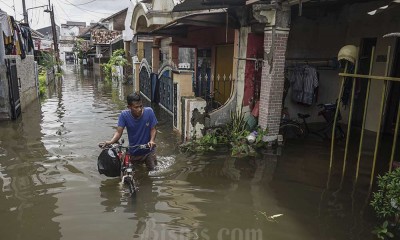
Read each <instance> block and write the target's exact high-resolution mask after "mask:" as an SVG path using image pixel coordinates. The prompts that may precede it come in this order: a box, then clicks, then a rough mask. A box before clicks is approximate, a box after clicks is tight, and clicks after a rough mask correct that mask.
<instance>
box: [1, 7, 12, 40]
mask: <svg viewBox="0 0 400 240" xmlns="http://www.w3.org/2000/svg"><path fill="white" fill-rule="evenodd" d="M0 25H1V28H2V29H3V33H4V35H5V36H6V37H10V36H11V35H12V31H11V26H10V21H9V18H8V14H7V13H6V12H4V11H2V10H1V9H0Z"/></svg>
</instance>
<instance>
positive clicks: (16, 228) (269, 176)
mask: <svg viewBox="0 0 400 240" xmlns="http://www.w3.org/2000/svg"><path fill="white" fill-rule="evenodd" d="M131 91H132V86H129V85H128V86H126V85H122V84H117V83H113V84H105V83H104V82H103V81H101V80H100V79H99V78H98V77H96V76H94V75H93V74H92V72H90V71H88V70H78V69H76V68H74V67H68V68H67V69H66V70H65V76H64V79H63V80H62V81H56V82H55V83H54V84H51V85H50V86H49V89H48V92H47V98H46V99H44V100H42V101H41V102H34V103H33V104H31V105H30V106H29V107H28V108H27V109H26V110H25V111H24V112H23V114H22V116H21V117H20V118H19V119H18V120H16V121H2V122H0V239H2V240H3V239H4V240H22V239H23V240H27V239H29V240H56V239H65V240H70V239H85V240H90V239H93V240H101V239H107V240H109V239H114V240H127V239H165V240H167V239H235V240H239V239H242V240H247V239H249V240H250V239H271V240H279V239H282V240H283V239H285V240H286V239H294V240H312V239H327V240H333V239H374V237H373V235H372V234H371V230H372V229H373V226H374V225H375V223H376V219H374V218H373V214H371V209H370V207H369V204H368V197H369V193H368V184H367V183H368V177H369V175H368V174H369V173H368V171H367V170H364V171H361V177H360V179H361V180H360V182H359V184H357V185H353V184H352V183H351V181H350V180H345V181H344V183H343V184H342V185H340V184H338V183H339V182H340V167H341V163H335V164H334V167H335V169H337V171H333V172H332V173H331V174H330V175H329V174H328V166H329V161H328V160H329V143H326V142H320V141H311V140H310V141H300V142H288V144H287V145H286V146H285V148H284V149H283V150H282V153H281V156H278V157H275V156H272V155H268V154H265V155H264V156H262V157H259V158H244V159H235V158H232V157H230V156H229V154H227V153H224V152H217V153H213V154H207V155H194V154H182V153H180V152H179V151H178V148H177V146H178V144H179V143H180V137H179V136H177V134H176V133H175V132H174V131H173V129H172V119H171V116H170V115H168V114H166V113H164V112H163V110H161V109H159V108H157V107H155V110H156V111H157V117H158V120H159V123H160V124H159V127H158V135H157V143H158V150H157V151H158V156H159V162H160V166H159V169H158V170H157V171H155V172H152V173H149V174H147V173H146V172H145V171H144V169H145V168H144V167H143V169H141V168H140V169H139V170H140V172H139V174H138V178H139V185H140V186H139V187H140V190H139V192H138V194H137V195H136V197H135V198H129V197H127V196H126V194H124V192H123V189H122V188H121V186H120V185H119V181H118V179H112V178H107V177H105V176H102V175H99V174H98V172H97V168H96V159H97V156H98V154H99V152H100V151H99V149H98V147H97V143H98V142H100V141H102V140H106V139H109V138H110V137H111V136H112V134H113V133H114V130H115V126H116V122H117V117H118V114H119V112H120V110H122V109H124V108H125V96H126V94H127V93H129V92H131ZM124 138H125V139H127V137H126V135H125V136H124ZM328 179H329V184H330V186H328V187H327V182H328ZM346 179H347V178H346ZM349 179H350V178H349Z"/></svg>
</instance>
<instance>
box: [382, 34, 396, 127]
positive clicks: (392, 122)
mask: <svg viewBox="0 0 400 240" xmlns="http://www.w3.org/2000/svg"><path fill="white" fill-rule="evenodd" d="M393 58H394V61H393V68H392V69H393V70H392V76H393V77H400V39H399V38H397V40H396V48H395V52H394V55H393ZM399 99H400V82H391V85H390V90H389V96H388V99H387V106H388V108H387V109H386V119H385V126H384V132H385V133H389V134H394V129H395V126H396V117H397V108H398V106H399Z"/></svg>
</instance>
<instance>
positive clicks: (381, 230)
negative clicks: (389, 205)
mask: <svg viewBox="0 0 400 240" xmlns="http://www.w3.org/2000/svg"><path fill="white" fill-rule="evenodd" d="M388 226H389V222H388V221H384V222H383V223H382V225H381V226H378V227H376V228H375V230H374V231H372V233H374V234H376V236H377V237H378V239H382V240H384V239H387V238H394V234H393V233H391V232H389V230H388Z"/></svg>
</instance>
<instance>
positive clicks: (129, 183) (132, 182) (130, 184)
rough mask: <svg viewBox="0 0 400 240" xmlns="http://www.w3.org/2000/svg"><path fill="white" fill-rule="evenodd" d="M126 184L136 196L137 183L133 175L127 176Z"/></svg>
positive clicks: (132, 194)
mask: <svg viewBox="0 0 400 240" xmlns="http://www.w3.org/2000/svg"><path fill="white" fill-rule="evenodd" d="M125 184H126V186H127V187H128V190H129V193H130V194H131V196H134V195H135V194H136V184H135V180H133V178H132V177H128V178H125Z"/></svg>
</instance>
